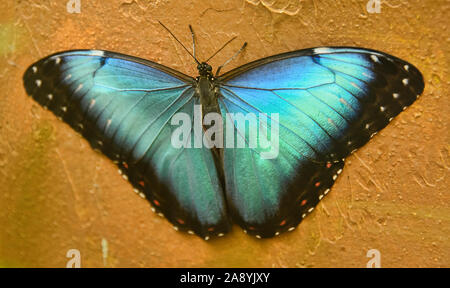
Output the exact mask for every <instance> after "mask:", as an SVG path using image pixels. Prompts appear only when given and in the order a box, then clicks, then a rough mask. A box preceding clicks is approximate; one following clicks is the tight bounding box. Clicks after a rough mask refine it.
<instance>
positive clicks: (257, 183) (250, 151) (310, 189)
mask: <svg viewBox="0 0 450 288" xmlns="http://www.w3.org/2000/svg"><path fill="white" fill-rule="evenodd" d="M221 83H222V84H221V87H220V91H221V96H222V97H220V99H219V103H220V105H221V106H220V107H221V110H222V113H223V114H225V113H243V114H246V113H249V112H251V113H254V114H256V115H257V114H258V113H264V114H267V116H268V118H269V121H267V124H264V123H265V122H263V126H264V125H266V126H267V128H269V127H271V126H273V125H274V124H275V123H276V124H278V126H279V129H278V131H279V146H278V148H279V154H278V157H276V158H274V159H264V157H261V155H262V154H261V152H262V151H263V150H262V149H259V148H245V149H233V148H225V149H224V173H225V183H226V195H227V197H226V198H227V201H228V205H229V207H230V211H231V212H232V214H233V217H234V219H235V220H236V221H237V222H238V223H239V224H240V225H241V226H242V227H243V228H244V229H245V230H246V231H247V232H248V233H251V234H253V235H257V236H258V237H271V236H274V235H278V234H279V233H281V232H283V231H286V230H293V229H294V228H295V227H296V226H297V225H298V223H299V222H300V221H301V220H302V219H303V218H304V217H305V216H306V215H307V214H309V213H310V212H311V211H312V210H313V209H314V207H315V206H316V204H317V203H318V202H319V200H321V199H322V198H323V197H324V196H325V195H326V194H327V193H328V192H329V191H330V188H331V186H332V185H333V183H334V181H335V180H336V178H337V176H338V175H339V174H340V173H341V172H342V168H343V166H344V163H343V161H344V158H345V157H347V156H348V155H349V154H350V153H352V152H353V151H355V150H356V149H358V148H359V147H361V146H362V145H364V144H365V143H366V142H367V141H368V140H369V139H370V138H371V137H373V135H375V134H376V133H377V132H378V131H379V130H380V129H382V128H384V127H385V126H386V125H387V124H388V123H389V122H390V121H391V120H392V119H393V118H394V117H395V116H396V115H398V114H399V113H400V112H401V111H402V110H404V109H406V107H408V106H409V105H411V104H412V103H413V102H414V101H415V100H416V99H417V97H418V96H419V95H420V94H421V93H422V91H423V88H424V82H423V78H422V75H421V74H420V72H419V71H418V70H417V69H416V68H415V67H414V66H413V65H411V64H409V63H407V62H405V61H403V60H400V59H398V58H395V57H393V56H390V55H387V54H384V53H381V52H377V51H373V50H365V49H358V48H338V47H336V48H315V49H305V50H299V51H295V52H290V53H286V54H280V55H276V56H272V57H268V58H264V59H261V60H257V61H255V62H252V63H249V64H246V65H244V66H241V67H239V68H236V69H234V70H232V71H230V72H228V73H226V74H224V75H222V76H221ZM274 114H278V115H279V121H275V120H273V119H270V118H271V117H272V116H271V115H274ZM249 123H250V122H249ZM249 125H250V126H252V124H251V123H250V124H249ZM260 125H261V121H259V120H258V121H257V122H255V123H254V124H253V127H250V128H253V129H255V130H257V129H258V127H259V126H260ZM234 137H235V138H239V137H242V138H244V140H245V142H246V143H249V141H250V137H249V132H248V131H247V130H245V131H244V130H243V129H242V128H239V127H238V126H235V129H234Z"/></svg>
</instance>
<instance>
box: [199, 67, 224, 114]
mask: <svg viewBox="0 0 450 288" xmlns="http://www.w3.org/2000/svg"><path fill="white" fill-rule="evenodd" d="M197 69H198V72H199V74H200V75H199V76H198V77H197V78H196V82H197V83H196V84H197V85H196V87H195V88H196V96H197V97H199V98H200V104H201V105H202V112H203V113H202V114H203V117H204V116H205V115H206V114H207V113H211V112H216V113H220V110H219V103H218V101H217V91H216V90H217V89H216V85H215V78H214V76H213V74H212V67H211V66H210V65H209V64H207V63H205V62H203V63H201V64H199V65H198V66H197Z"/></svg>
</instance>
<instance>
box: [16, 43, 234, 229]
mask: <svg viewBox="0 0 450 288" xmlns="http://www.w3.org/2000/svg"><path fill="white" fill-rule="evenodd" d="M23 79H24V85H25V89H26V91H27V93H28V94H29V95H30V96H32V97H33V98H34V99H35V100H36V101H37V102H39V103H40V104H41V105H42V106H43V107H45V108H48V109H49V110H51V111H52V112H53V113H54V114H55V115H56V116H58V117H61V118H62V119H63V120H64V121H65V122H67V123H68V124H69V125H70V126H71V127H72V128H74V129H75V130H76V131H78V132H80V133H81V134H82V135H83V136H84V137H85V138H86V139H87V140H88V141H89V143H90V144H91V145H92V147H94V148H96V149H99V150H101V151H102V152H103V153H104V154H106V155H107V156H108V157H109V158H111V159H112V160H113V161H115V162H116V163H117V164H118V165H119V168H120V170H119V172H120V173H121V174H122V175H123V177H124V178H126V179H128V180H129V181H130V182H131V183H132V184H133V186H134V187H135V189H136V191H137V192H138V193H139V194H140V195H141V196H143V197H146V198H147V199H148V200H149V201H150V202H151V203H152V205H153V207H154V209H156V212H157V213H159V214H161V215H164V216H165V217H167V218H168V219H169V220H170V221H171V222H172V223H173V224H174V226H175V227H176V228H177V229H182V230H187V231H192V232H195V233H197V234H198V235H200V236H202V237H209V236H210V235H217V234H220V233H224V232H226V231H227V230H228V228H229V223H228V218H227V215H226V205H225V202H224V198H223V192H222V187H221V183H220V181H219V177H218V174H217V171H216V169H215V164H214V159H213V156H212V153H211V151H210V150H208V149H207V148H201V149H177V148H174V147H173V146H172V145H171V135H172V133H173V130H174V129H175V128H176V127H174V126H172V125H170V119H171V118H172V116H173V115H174V114H175V113H178V112H183V113H185V114H186V115H188V117H189V118H190V120H191V121H192V120H193V111H194V108H193V107H194V104H195V103H196V102H198V98H196V97H194V94H195V92H194V89H193V87H192V83H193V81H194V80H193V79H192V78H190V77H188V76H186V75H184V74H181V73H179V72H176V71H174V70H171V69H170V68H167V67H165V66H162V65H159V64H156V63H153V62H150V61H146V60H143V59H139V58H134V57H131V56H126V55H122V54H117V53H113V52H107V51H95V50H81V51H67V52H62V53H58V54H54V55H52V56H49V57H47V58H44V59H42V60H40V61H38V62H37V63H35V64H33V65H31V66H30V67H29V68H28V69H27V71H26V72H25V74H24V77H23ZM197 104H198V103H197ZM191 133H192V131H191ZM191 138H192V139H193V137H191Z"/></svg>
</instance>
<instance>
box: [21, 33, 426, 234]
mask: <svg viewBox="0 0 450 288" xmlns="http://www.w3.org/2000/svg"><path fill="white" fill-rule="evenodd" d="M164 28H165V26H164ZM166 29H167V28H166ZM169 32H170V31H169ZM191 32H192V29H191ZM171 34H172V33H171ZM172 35H173V34H172ZM174 37H175V36H174ZM192 37H193V39H194V33H193V32H192ZM175 39H176V38H175ZM177 41H178V40H177ZM230 41H231V40H230ZM230 41H229V42H230ZM178 42H179V41H178ZM229 42H227V43H229ZM180 44H181V43H180ZM224 46H225V45H224ZM224 46H223V47H224ZM244 46H245V44H244ZM183 47H184V46H183ZM223 47H222V48H223ZM222 48H221V49H222ZM185 49H186V48H185ZM221 49H219V51H220V50H221ZM241 50H242V48H241ZM241 50H239V51H241ZM186 51H188V50H187V49H186ZM188 52H189V51H188ZM189 54H190V55H191V56H192V57H193V58H194V59H195V61H196V62H197V64H198V72H199V76H198V77H196V78H192V77H190V76H187V75H185V74H183V73H181V72H178V71H175V70H173V69H171V68H168V67H166V66H163V65H160V64H157V63H154V62H151V61H147V60H144V59H140V58H136V57H132V56H128V55H123V54H119V53H115V52H108V51H100V50H74V51H66V52H61V53H56V54H53V55H50V56H48V57H46V58H44V59H41V60H39V61H38V62H36V63H34V64H33V65H31V66H30V67H29V68H28V69H27V71H26V72H25V75H24V76H23V81H24V85H25V89H26V91H27V93H28V94H29V95H30V96H32V97H33V98H34V99H35V100H36V101H37V102H39V103H40V104H41V105H42V106H44V107H45V108H48V109H49V110H51V111H52V112H53V113H54V114H55V115H56V116H58V117H60V118H62V119H63V120H64V121H65V122H67V123H68V124H69V125H70V126H71V127H72V128H73V129H75V130H76V131H78V132H80V133H81V134H82V135H83V136H84V137H85V138H86V139H87V140H88V141H89V142H90V144H91V145H92V147H93V148H95V149H99V150H101V151H102V152H103V153H104V154H106V155H107V156H108V157H109V158H111V159H112V160H113V161H114V162H115V163H117V164H118V166H119V172H120V173H122V174H123V177H124V178H126V179H128V180H129V181H130V182H131V184H132V185H133V186H134V187H135V189H136V190H135V191H136V192H138V193H140V195H141V196H142V197H146V198H147V199H148V200H149V201H150V203H151V204H152V206H153V208H152V209H153V210H154V211H155V212H157V213H158V214H159V215H164V216H165V217H166V218H167V219H168V220H169V221H170V222H171V223H172V224H173V225H174V226H175V229H177V230H178V229H179V230H184V231H187V232H188V233H190V234H193V233H195V234H197V235H199V236H201V237H203V238H204V239H206V240H208V239H209V238H210V237H211V236H223V235H224V233H226V232H227V231H229V230H230V227H231V221H232V220H233V221H235V222H236V223H238V224H239V225H240V226H241V227H242V228H243V229H244V230H245V232H247V233H248V234H251V235H255V236H256V237H258V238H262V237H272V236H276V235H279V234H280V233H282V232H284V231H292V230H294V228H295V227H296V226H297V225H298V224H299V223H300V221H301V220H302V219H303V218H305V216H306V215H308V214H309V213H311V211H313V209H314V207H315V206H316V205H317V203H318V202H319V201H320V200H321V199H322V198H323V197H324V196H325V195H326V194H327V193H328V192H329V191H330V188H331V186H332V185H333V183H334V182H335V180H336V178H337V177H338V175H339V174H340V173H341V172H342V169H343V167H344V159H345V157H347V156H348V155H349V154H351V153H352V152H353V151H355V150H356V149H358V148H359V147H361V146H363V145H364V144H365V143H366V142H367V141H369V139H370V138H372V137H373V136H374V135H375V134H376V133H377V132H378V131H380V130H381V129H382V128H384V127H385V126H386V125H387V124H388V123H389V122H390V121H391V120H392V119H393V118H394V117H395V116H396V115H398V114H399V113H400V112H401V111H402V110H405V109H406V108H407V107H408V106H409V105H411V104H412V103H413V102H414V101H415V100H416V99H417V97H419V95H420V94H421V93H422V91H423V89H424V81H423V78H422V75H421V73H420V72H419V70H418V69H417V68H415V67H414V66H413V65H411V64H409V63H407V62H405V61H403V60H401V59H399V58H396V57H394V56H391V55H388V54H385V53H382V52H378V51H375V50H369V49H362V48H350V47H320V48H311V49H303V50H297V51H293V52H288V53H283V54H279V55H275V56H271V57H267V58H263V59H259V60H256V61H254V62H251V63H248V64H246V65H243V66H241V67H238V68H235V69H233V70H231V71H229V72H227V73H224V74H222V75H219V70H220V68H221V67H222V66H223V65H222V66H221V67H219V69H218V70H217V73H215V75H213V74H212V68H211V66H210V65H208V64H207V63H206V62H207V61H208V60H209V59H208V60H206V61H205V62H200V61H198V60H197V59H196V58H195V41H194V52H193V54H192V53H190V52H189ZM215 54H217V52H216V53H215ZM215 54H214V55H215ZM237 54H238V53H236V54H235V56H236V55H237ZM214 55H213V56H214ZM211 57H212V56H211ZM211 57H210V58H211ZM233 58H234V57H233ZM233 58H231V59H233ZM231 59H230V60H231ZM227 62H229V61H227ZM200 104H202V105H203V106H202V112H203V113H204V112H205V111H208V112H211V111H213V112H217V113H220V114H221V115H223V117H224V119H225V116H226V115H228V114H227V113H229V114H230V113H239V112H240V113H242V114H245V113H255V114H258V113H263V114H264V115H267V119H266V120H267V121H265V122H264V121H262V120H261V119H260V118H258V119H257V120H256V122H255V121H253V122H252V121H248V123H247V125H248V127H245V128H242V126H241V127H239V126H238V125H234V126H233V125H232V128H231V133H230V132H229V133H230V135H232V134H234V137H235V138H236V139H241V140H245V142H246V143H247V142H249V141H250V140H251V139H249V137H250V134H249V130H250V128H252V126H258V127H260V125H262V124H264V123H265V125H266V126H267V128H268V127H269V126H271V127H272V125H273V124H275V123H276V124H277V126H278V137H279V141H278V146H277V149H278V156H277V157H275V158H272V159H267V157H262V151H263V150H262V148H260V147H256V148H255V147H250V146H249V145H247V146H248V147H246V148H229V147H225V148H217V147H213V148H207V147H205V146H204V145H203V146H202V147H200V148H188V147H181V148H176V147H174V145H172V142H171V137H172V135H173V133H174V131H175V130H176V129H178V128H179V127H178V126H176V125H175V126H174V125H172V124H171V119H172V117H173V116H174V115H178V113H181V112H183V113H185V114H184V115H188V116H189V121H194V110H195V107H197V106H196V105H200ZM275 113H277V115H278V117H279V118H278V120H277V121H275V120H274V119H271V115H275ZM224 122H225V121H224ZM232 123H235V122H232ZM200 125H202V124H200ZM205 127H206V125H204V126H203V129H204V130H206V128H205ZM253 128H257V127H253ZM227 129H228V127H227ZM226 131H229V130H225V133H226ZM188 133H190V134H189V136H190V135H191V134H192V136H193V137H187V140H186V141H193V140H192V139H194V138H195V135H194V129H193V128H191V130H188ZM258 135H259V134H258ZM189 139H190V140H189ZM211 139H213V138H211Z"/></svg>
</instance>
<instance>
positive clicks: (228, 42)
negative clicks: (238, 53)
mask: <svg viewBox="0 0 450 288" xmlns="http://www.w3.org/2000/svg"><path fill="white" fill-rule="evenodd" d="M236 38H237V37H236V36H234V37H233V38H231V39H230V40H228V41H227V42H226V43H225V44H223V45H222V47H220V49H219V50H217V51H216V52H215V53H214V54H213V55H211V57H209V58H208V59H206V60H205V62H208V61H209V60H211V58H213V57H214V56H216V55H217V53H219V52H220V51H222V50H223V48H225V47H226V46H227V45H228V44H230V43H231V41H233V40H234V39H236Z"/></svg>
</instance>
